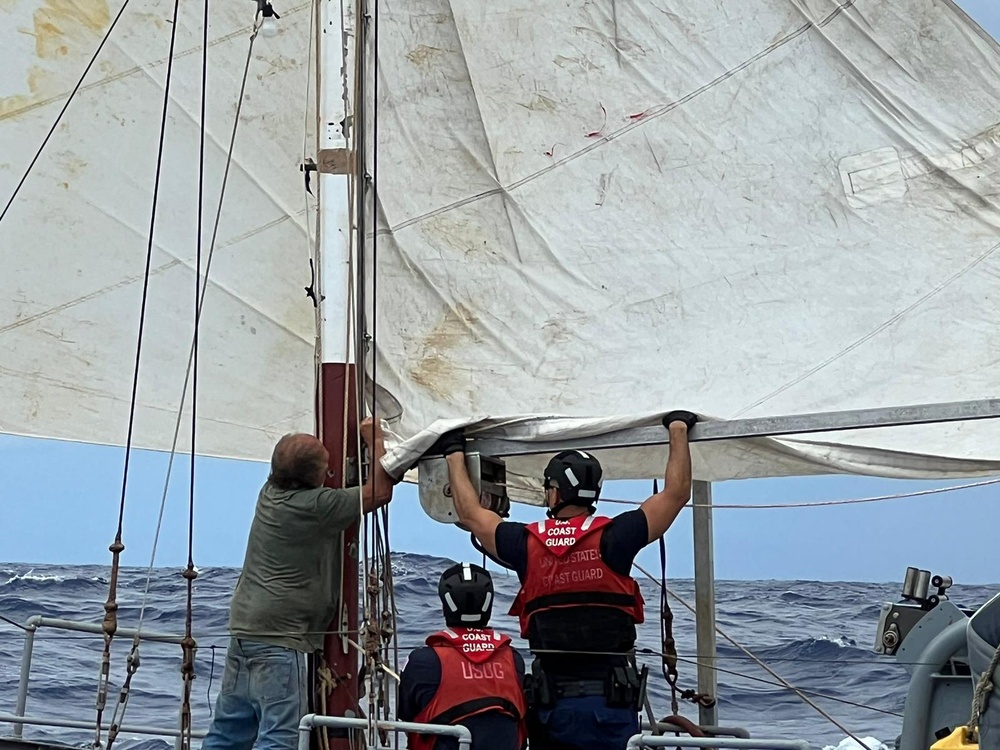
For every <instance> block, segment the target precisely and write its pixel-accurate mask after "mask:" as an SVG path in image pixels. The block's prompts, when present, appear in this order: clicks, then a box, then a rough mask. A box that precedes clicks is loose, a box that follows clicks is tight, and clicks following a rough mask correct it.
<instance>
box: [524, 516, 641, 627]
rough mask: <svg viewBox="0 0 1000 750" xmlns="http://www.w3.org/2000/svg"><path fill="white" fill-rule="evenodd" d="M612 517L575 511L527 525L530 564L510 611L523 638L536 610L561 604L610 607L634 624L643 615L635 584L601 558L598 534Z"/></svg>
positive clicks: (547, 608)
mask: <svg viewBox="0 0 1000 750" xmlns="http://www.w3.org/2000/svg"><path fill="white" fill-rule="evenodd" d="M610 522H611V519H610V518H606V517H604V516H576V517H575V518H570V519H568V520H565V521H562V520H548V521H539V522H538V523H532V524H529V525H528V527H527V528H528V566H527V570H526V571H525V576H524V582H523V583H522V584H521V590H520V591H519V592H518V594H517V598H515V599H514V604H513V605H512V606H511V608H510V612H509V613H508V614H512V615H516V616H517V617H518V619H519V620H520V622H521V636H522V637H527V635H528V626H529V624H530V622H531V618H532V617H533V616H534V615H536V614H538V613H539V612H545V611H547V610H551V609H557V608H562V607H590V606H598V607H613V608H615V609H619V610H621V611H623V612H625V613H626V614H628V615H629V616H630V617H631V618H632V619H633V620H634V621H635V622H636V623H637V624H638V623H641V622H642V621H643V620H644V615H643V609H642V608H643V600H642V594H641V593H640V591H639V584H638V583H636V582H635V579H633V578H632V577H631V576H623V575H621V574H619V573H616V572H615V571H613V570H612V569H611V568H609V567H608V566H607V565H606V564H605V563H604V560H602V559H601V537H603V536H604V530H605V527H606V526H607V525H608V524H609V523H610Z"/></svg>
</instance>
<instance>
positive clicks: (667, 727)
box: [0, 615, 810, 750]
mask: <svg viewBox="0 0 1000 750" xmlns="http://www.w3.org/2000/svg"><path fill="white" fill-rule="evenodd" d="M22 628H23V630H24V650H23V652H22V654H21V671H20V676H19V679H18V686H17V695H16V699H15V706H14V713H12V714H11V713H3V712H0V723H4V724H13V725H14V737H15V738H16V739H20V738H21V737H22V736H23V732H24V727H25V726H26V725H30V726H42V727H52V728H63V729H83V730H93V729H94V728H95V725H94V722H93V721H81V720H74V719H69V718H65V717H63V716H32V715H29V714H27V713H26V711H27V703H28V688H29V685H30V682H31V667H32V660H33V657H34V647H35V636H36V634H37V632H38V631H39V630H40V629H42V628H47V629H50V630H63V631H71V632H77V633H89V634H92V635H98V636H103V634H104V629H103V627H102V625H101V624H100V623H93V622H79V621H76V620H66V619H61V618H54V617H44V616H42V615H34V616H32V617H29V618H28V619H27V620H25V622H24V624H23V626H22ZM115 634H116V636H119V637H123V638H135V637H137V636H138V638H139V640H140V641H152V642H157V643H169V644H174V645H177V646H180V645H181V641H182V640H183V637H184V636H183V635H179V634H176V635H175V634H170V633H157V632H154V631H147V630H143V631H137V630H135V629H132V628H119V629H118V630H117V631H116V632H115ZM370 726H371V722H370V721H369V720H368V719H360V718H351V717H342V716H321V715H318V714H308V715H306V716H304V717H303V718H302V721H301V723H300V724H299V747H300V748H304V749H305V750H308V748H309V735H310V733H311V731H312V729H313V728H319V727H341V728H355V729H367V728H369V727H370ZM375 726H376V727H377V728H379V729H383V730H390V731H401V732H414V733H418V734H431V735H439V736H449V737H454V738H455V739H457V740H458V746H459V749H460V750H463V749H464V750H469V748H471V742H472V735H471V734H470V733H469V730H468V729H466V728H465V727H463V726H445V725H440V724H417V723H412V722H402V721H384V720H380V721H377V722H375ZM648 728H649V725H648V724H646V723H645V722H644V723H643V729H644V730H647V729H648ZM678 729H680V728H679V727H676V726H674V725H672V724H670V723H658V724H657V730H658V731H661V732H671V731H677V730H678ZM703 729H705V730H709V731H710V732H711V733H712V734H714V735H716V736H713V737H685V736H677V735H671V736H666V735H654V734H646V733H644V734H637V735H635V736H634V737H632V739H631V740H630V741H629V745H628V747H629V748H644V747H668V746H669V747H692V748H699V747H701V748H733V750H751V749H752V748H755V749H758V750H810V748H809V745H808V744H807V743H805V742H802V741H798V740H764V739H759V740H757V739H749V735H748V733H747V732H746V730H745V729H741V728H737V727H703ZM120 731H122V732H125V733H128V734H140V735H150V736H158V737H174V738H177V740H178V742H179V738H180V736H181V730H180V719H179V715H178V724H177V726H173V727H167V726H145V725H129V724H125V725H123V726H122V727H121V728H120ZM205 734H206V732H205V731H204V730H195V729H193V730H192V731H191V736H192V737H197V738H202V737H204V736H205ZM720 735H731V736H720Z"/></svg>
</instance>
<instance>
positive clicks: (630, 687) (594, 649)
mask: <svg viewBox="0 0 1000 750" xmlns="http://www.w3.org/2000/svg"><path fill="white" fill-rule="evenodd" d="M697 419H698V418H697V416H696V415H694V414H692V413H691V412H688V411H674V412H670V413H669V414H667V415H666V416H665V417H664V418H663V425H664V427H666V428H667V430H668V431H669V434H670V455H669V458H668V460H667V468H666V472H665V482H664V487H663V491H662V492H658V493H656V494H655V495H652V496H651V497H649V498H648V499H647V500H646V501H645V502H644V503H643V504H642V506H641V507H640V508H639V509H637V510H634V511H630V512H627V513H622V514H620V515H618V516H616V517H614V518H606V517H603V516H597V515H594V514H595V511H596V508H595V504H596V503H597V501H598V499H599V498H600V492H601V486H602V484H603V480H602V470H601V465H600V462H598V460H597V459H596V458H595V457H594V456H592V455H590V454H589V453H585V452H583V451H572V450H571V451H563V452H562V453H559V454H557V455H556V456H554V457H553V458H552V460H551V461H550V462H549V464H548V466H547V467H546V468H545V474H544V481H545V498H546V504H547V505H548V508H549V510H548V516H549V519H550V520H548V521H539V522H537V523H533V524H521V523H514V522H510V521H502V520H501V518H500V517H499V516H498V515H496V514H495V513H493V512H492V511H490V510H487V509H485V508H483V507H482V506H481V505H480V503H479V497H478V496H477V494H476V492H475V490H474V488H473V485H472V482H471V480H470V479H469V475H468V472H467V471H466V468H465V460H464V453H463V452H464V445H465V440H464V437H463V436H462V435H461V433H458V432H455V433H448V434H446V435H443V436H442V437H441V438H440V439H439V440H438V442H437V443H436V444H435V447H434V448H432V452H434V453H438V454H440V453H443V454H444V455H445V456H446V457H447V462H448V470H449V474H450V482H451V488H452V496H453V497H454V500H455V509H456V511H457V512H458V516H459V520H460V522H461V523H462V525H463V526H465V527H466V528H467V529H469V530H470V531H471V532H472V533H473V535H474V536H475V537H476V538H477V539H478V540H479V542H480V544H482V546H483V548H484V549H485V550H486V551H487V552H488V553H489V554H490V555H493V556H495V558H496V559H497V560H498V561H500V562H502V563H504V564H505V565H507V566H508V567H510V568H512V569H513V570H514V571H516V572H517V576H518V578H519V580H520V582H521V590H520V592H519V593H518V595H517V598H516V599H515V600H514V604H513V606H512V607H511V610H510V614H512V615H516V616H517V617H518V619H519V620H520V624H521V635H522V636H523V637H526V638H527V639H528V643H529V645H530V647H531V650H532V652H533V653H534V654H535V660H534V662H533V664H532V666H531V672H532V674H531V675H530V676H529V677H528V679H527V683H528V685H527V692H528V733H529V742H530V748H531V750H577V749H579V750H605V749H607V750H621V749H622V748H624V747H625V746H626V744H627V742H628V738H629V737H630V736H632V735H633V734H637V733H638V731H639V719H638V712H639V706H640V702H641V700H642V695H641V693H642V687H643V686H642V684H641V680H640V679H639V675H638V674H637V672H636V670H635V668H634V666H633V665H632V662H633V658H632V657H633V655H634V647H635V639H636V632H635V626H636V624H638V623H641V622H642V621H643V601H642V595H641V594H640V592H639V586H638V584H637V583H636V581H635V580H634V579H633V578H632V577H631V576H630V571H631V568H632V561H633V560H634V559H635V556H636V555H637V554H638V553H639V551H640V550H641V549H642V548H643V547H645V546H646V545H647V544H649V543H650V542H653V541H655V540H657V539H659V538H660V537H661V536H662V535H663V534H664V533H665V532H666V531H667V529H668V528H669V527H670V525H671V524H672V523H673V521H674V519H675V518H676V517H677V515H678V513H680V511H681V508H683V507H684V505H685V504H686V503H687V501H688V499H689V498H690V495H691V453H690V450H689V448H688V440H687V435H688V430H689V429H690V428H691V427H692V426H693V425H694V424H695V422H697Z"/></svg>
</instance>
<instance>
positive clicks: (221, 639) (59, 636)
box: [0, 616, 937, 700]
mask: <svg viewBox="0 0 1000 750" xmlns="http://www.w3.org/2000/svg"><path fill="white" fill-rule="evenodd" d="M0 620H2V621H4V622H6V623H8V624H10V625H12V626H13V627H16V628H18V629H19V630H23V631H26V630H30V628H26V627H25V626H24V625H22V624H20V623H18V622H16V621H14V620H11V619H9V618H6V617H3V616H0ZM358 632H359V631H357V630H317V631H306V632H296V633H291V632H290V631H268V632H264V631H260V632H256V633H254V634H253V635H257V636H269V637H275V636H287V635H331V636H337V637H340V636H350V635H354V636H357V635H358ZM11 637H13V636H11ZM45 637H46V639H50V640H53V641H56V640H58V641H83V640H93V639H94V636H93V635H88V634H79V633H54V632H53V633H47V634H46V636H45ZM198 637H199V638H201V639H209V638H215V639H217V640H216V641H214V642H213V641H208V640H205V641H203V642H204V644H205V648H222V647H224V646H225V645H226V644H227V643H228V642H229V639H230V634H229V633H228V632H223V631H219V632H199V634H198ZM161 645H168V644H161ZM423 645H424V644H423V643H412V644H403V643H400V644H398V648H400V649H403V650H410V651H412V650H413V649H415V648H420V647H421V646H423ZM532 652H533V653H535V652H537V653H553V654H570V655H583V654H587V655H591V656H593V655H595V654H596V655H598V656H601V655H603V656H615V655H618V654H620V653H621V652H620V651H574V650H571V649H532ZM636 653H640V654H646V655H651V656H662V652H660V651H655V650H653V649H649V648H637V649H636ZM677 658H678V660H679V661H684V662H691V663H701V664H704V665H705V666H708V667H709V668H711V669H716V670H718V671H723V672H724V671H726V670H725V669H724V668H723V667H716V666H711V665H710V664H709V662H712V661H715V662H721V661H752V659H750V658H749V657H747V656H746V655H741V654H731V655H727V654H717V655H715V656H701V657H699V656H685V655H684V652H680V653H679V654H678V657H677ZM768 661H769V662H772V663H773V662H781V663H785V662H787V663H790V664H833V665H852V664H862V665H867V666H872V665H874V664H875V663H876V662H874V661H873V660H871V659H812V658H806V657H798V656H796V657H793V656H776V657H770V658H768ZM936 663H937V662H925V661H909V660H906V661H904V660H901V659H898V658H897V659H895V660H894V661H893V662H892V664H894V665H896V666H902V667H917V666H933V665H935V664H936ZM733 674H742V673H741V672H733ZM775 684H781V683H775ZM802 690H804V691H805V692H809V691H808V690H805V688H802ZM831 700H833V697H832V696H831Z"/></svg>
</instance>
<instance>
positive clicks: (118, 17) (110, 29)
mask: <svg viewBox="0 0 1000 750" xmlns="http://www.w3.org/2000/svg"><path fill="white" fill-rule="evenodd" d="M129 2H130V0H125V2H124V3H122V7H121V8H119V9H118V13H117V14H116V15H115V18H114V20H113V21H112V22H111V25H110V26H108V30H107V31H106V32H105V33H104V38H103V39H101V42H100V44H98V45H97V49H96V50H94V54H93V56H92V57H91V58H90V61H89V62H88V63H87V66H86V67H85V68H84V69H83V74H82V75H81V76H80V79H79V80H78V81H77V82H76V85H75V86H74V87H73V90H72V91H70V92H69V96H68V97H67V98H66V101H65V102H64V103H63V106H62V109H60V110H59V114H58V115H56V119H55V122H53V123H52V127H51V128H49V132H48V133H46V134H45V138H44V139H43V140H42V144H41V145H40V146H39V147H38V150H37V151H36V152H35V156H34V157H33V158H32V159H31V163H30V164H28V168H27V169H26V170H24V174H23V175H21V179H20V181H18V183H17V186H16V187H15V188H14V192H13V193H11V196H10V198H9V199H8V200H7V205H6V206H4V209H3V211H2V212H0V222H2V221H3V220H4V217H6V216H7V212H8V211H10V207H11V206H12V205H14V201H15V200H16V199H17V195H18V193H20V192H21V188H22V187H24V183H25V182H27V180H28V175H30V174H31V170H32V169H34V168H35V164H36V163H37V162H38V159H39V158H40V157H41V155H42V151H44V150H45V147H46V146H47V145H48V143H49V139H51V138H52V135H53V133H55V132H56V128H58V127H59V123H60V122H62V118H63V115H65V114H66V110H67V109H69V105H70V103H71V102H72V101H73V98H74V97H75V96H76V95H77V93H78V92H79V91H80V87H81V86H82V85H83V81H84V79H86V77H87V74H88V73H90V69H91V68H92V67H94V63H95V62H97V58H98V57H99V56H100V54H101V50H103V49H104V45H105V44H107V41H108V39H110V38H111V34H112V33H113V32H114V30H115V27H116V26H117V25H118V21H120V20H121V17H122V15H123V14H124V13H125V8H127V7H128V4H129Z"/></svg>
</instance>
